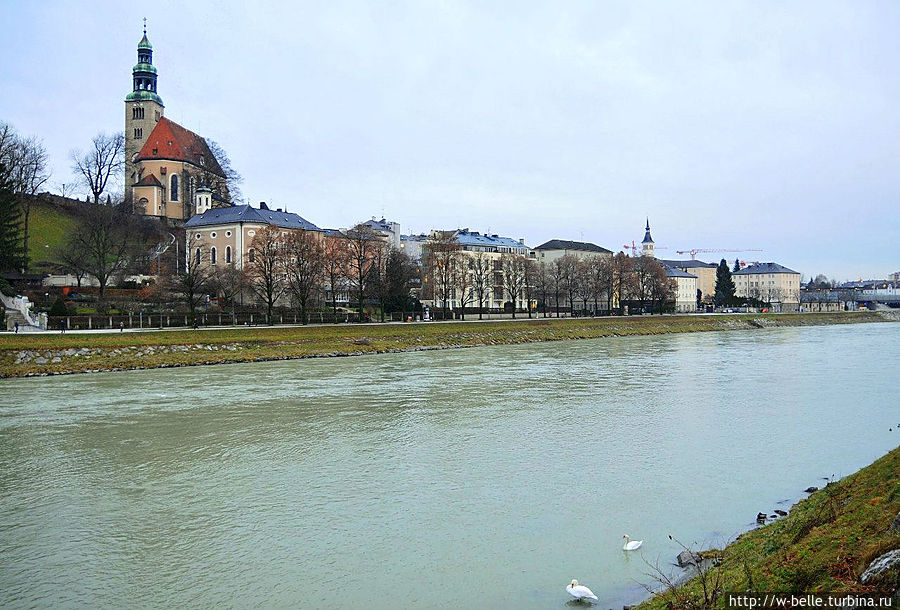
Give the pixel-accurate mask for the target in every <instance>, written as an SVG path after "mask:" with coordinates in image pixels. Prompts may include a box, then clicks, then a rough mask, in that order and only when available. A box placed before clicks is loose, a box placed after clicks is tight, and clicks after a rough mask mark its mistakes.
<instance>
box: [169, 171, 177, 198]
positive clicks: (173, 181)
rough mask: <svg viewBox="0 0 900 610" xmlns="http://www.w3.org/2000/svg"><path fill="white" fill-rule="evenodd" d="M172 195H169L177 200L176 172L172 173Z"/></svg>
mask: <svg viewBox="0 0 900 610" xmlns="http://www.w3.org/2000/svg"><path fill="white" fill-rule="evenodd" d="M171 183H172V195H171V196H170V197H169V199H170V200H172V201H178V174H172V178H171Z"/></svg>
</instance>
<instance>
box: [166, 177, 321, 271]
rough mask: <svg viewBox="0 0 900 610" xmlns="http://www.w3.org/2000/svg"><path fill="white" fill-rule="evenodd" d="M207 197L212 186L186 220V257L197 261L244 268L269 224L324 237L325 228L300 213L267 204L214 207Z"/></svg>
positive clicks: (249, 261) (197, 199) (285, 231)
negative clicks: (254, 239) (193, 213)
mask: <svg viewBox="0 0 900 610" xmlns="http://www.w3.org/2000/svg"><path fill="white" fill-rule="evenodd" d="M207 197H209V190H208V189H201V190H200V191H199V192H198V194H197V195H196V197H195V199H196V203H197V211H198V213H197V214H196V215H194V216H192V217H191V218H190V220H188V221H187V222H186V223H184V230H185V256H190V257H193V262H194V263H200V264H208V265H234V266H235V267H236V268H237V269H243V268H245V267H246V266H247V265H248V264H249V263H252V262H253V260H254V255H255V253H254V249H253V238H254V237H255V236H256V234H257V233H258V232H259V231H260V230H262V229H264V228H265V227H268V226H274V227H279V228H281V229H284V233H285V234H286V233H287V232H288V231H291V230H301V231H316V232H318V233H320V234H322V235H323V238H324V231H323V230H322V229H320V228H319V227H317V226H316V225H314V224H312V223H311V222H309V221H307V220H305V219H303V218H301V217H300V216H298V215H297V214H294V213H291V212H284V211H282V210H280V209H278V210H270V209H268V208H267V207H266V204H265V203H260V207H259V208H254V207H252V206H249V205H238V206H230V207H226V208H212V209H210V208H208V207H207V206H208V205H210V202H209V199H206V198H207ZM201 210H202V211H201Z"/></svg>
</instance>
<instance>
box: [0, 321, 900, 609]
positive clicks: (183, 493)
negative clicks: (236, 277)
mask: <svg viewBox="0 0 900 610" xmlns="http://www.w3.org/2000/svg"><path fill="white" fill-rule="evenodd" d="M898 362H900V324H861V325H849V326H826V327H812V328H785V329H770V330H762V331H755V332H740V331H739V332H711V333H698V334H684V335H666V336H656V337H626V338H616V339H600V340H590V341H573V342H556V343H543V344H530V345H519V346H512V347H510V346H504V347H484V348H473V349H461V350H446V351H435V352H420V353H406V354H391V355H377V356H367V357H355V358H333V359H320V360H294V361H284V362H275V363H255V364H236V365H221V366H210V367H192V368H183V369H161V370H150V371H133V372H119V373H109V374H94V375H78V376H67V377H54V378H41V379H19V380H6V381H0V391H2V395H3V400H2V405H0V607H14V608H15V607H34V606H39V607H51V606H52V607H59V606H64V607H123V608H124V607H128V608H132V607H156V608H175V607H205V608H212V607H236V608H247V607H262V608H277V607H283V608H374V609H381V608H384V609H388V608H390V609H393V608H411V607H416V608H500V607H503V608H540V609H546V608H565V607H566V603H567V601H568V595H567V594H566V591H565V586H566V584H568V582H569V581H570V580H571V579H572V578H577V579H579V581H580V582H581V583H583V584H586V585H588V586H589V587H591V588H592V589H593V590H594V592H595V593H597V595H599V596H600V602H599V604H598V607H601V608H608V607H621V604H623V603H630V602H633V601H636V600H639V599H642V598H643V597H644V596H645V593H644V591H643V589H642V587H641V583H648V582H649V581H650V578H649V577H648V576H647V573H648V572H650V571H651V570H650V568H649V567H648V562H649V563H653V564H655V563H659V564H660V566H662V567H663V568H664V569H668V568H667V567H666V566H668V565H669V564H670V563H671V562H672V560H673V558H674V556H675V555H676V554H677V552H678V551H679V548H678V547H677V545H675V544H674V543H673V542H671V541H669V540H668V538H667V535H668V534H672V535H674V536H675V537H676V538H678V539H680V540H681V541H682V542H684V543H685V544H691V545H693V544H694V543H696V544H697V545H698V546H704V545H707V544H723V543H724V542H726V541H727V540H728V539H730V538H731V537H733V536H734V535H736V534H738V533H740V532H742V531H744V530H746V529H747V528H749V527H752V526H753V521H754V517H755V515H756V513H757V512H758V511H765V512H772V510H773V509H775V508H784V509H787V508H788V507H789V506H790V504H791V503H793V502H794V501H795V500H796V499H797V498H799V497H800V496H801V495H802V494H801V490H802V489H804V488H806V487H807V486H809V485H818V486H821V485H822V484H823V482H824V481H823V480H822V477H830V476H832V474H834V475H836V476H837V477H840V476H845V475H848V474H851V473H852V472H854V471H855V470H857V469H858V468H860V467H862V466H864V465H866V464H868V463H870V462H871V461H873V460H874V459H876V458H878V457H879V456H881V455H883V454H884V453H885V452H887V451H888V450H890V449H891V448H893V447H895V446H896V445H897V444H898V441H900V430H898V429H897V428H898V423H900V409H898V391H897V385H896V380H897V363H898ZM891 427H893V428H894V430H893V431H892V432H891V431H889V428H891ZM626 533H627V534H630V535H631V536H632V538H635V539H643V540H644V545H643V548H642V549H641V551H640V552H638V553H630V554H626V553H624V552H623V551H622V550H621V545H622V535H623V534H626Z"/></svg>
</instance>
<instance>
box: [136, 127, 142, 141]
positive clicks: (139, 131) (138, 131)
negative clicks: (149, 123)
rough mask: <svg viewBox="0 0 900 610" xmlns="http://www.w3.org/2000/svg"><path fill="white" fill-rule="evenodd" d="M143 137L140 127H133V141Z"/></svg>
mask: <svg viewBox="0 0 900 610" xmlns="http://www.w3.org/2000/svg"><path fill="white" fill-rule="evenodd" d="M143 137H144V130H143V129H141V128H140V127H135V129H134V139H135V140H139V139H141V138H143Z"/></svg>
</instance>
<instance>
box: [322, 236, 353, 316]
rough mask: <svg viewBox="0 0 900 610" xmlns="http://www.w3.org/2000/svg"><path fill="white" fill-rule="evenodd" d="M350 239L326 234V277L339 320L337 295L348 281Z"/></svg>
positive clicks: (333, 309) (332, 306) (332, 303)
mask: <svg viewBox="0 0 900 610" xmlns="http://www.w3.org/2000/svg"><path fill="white" fill-rule="evenodd" d="M348 245H349V244H348V240H347V238H346V237H344V236H343V235H341V234H337V235H327V236H325V279H326V281H327V282H328V288H329V289H330V290H331V309H332V312H333V313H334V321H335V322H337V295H338V291H340V290H344V288H345V287H346V282H347V272H348V269H347V267H348V265H349V264H350V253H349V250H348Z"/></svg>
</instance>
